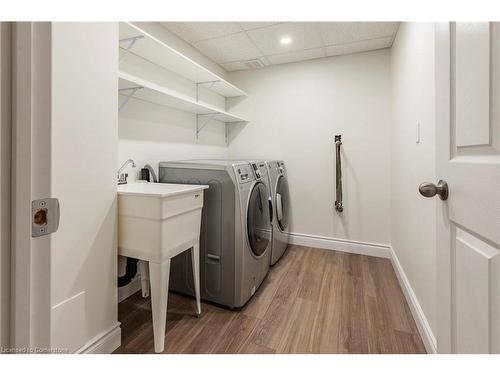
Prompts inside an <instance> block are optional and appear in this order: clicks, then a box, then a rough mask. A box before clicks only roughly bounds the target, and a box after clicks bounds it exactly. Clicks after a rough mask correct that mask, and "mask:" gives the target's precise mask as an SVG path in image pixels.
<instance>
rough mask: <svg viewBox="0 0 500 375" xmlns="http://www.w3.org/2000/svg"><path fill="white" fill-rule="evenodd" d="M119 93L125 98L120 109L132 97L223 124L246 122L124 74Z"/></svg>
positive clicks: (187, 97)
mask: <svg viewBox="0 0 500 375" xmlns="http://www.w3.org/2000/svg"><path fill="white" fill-rule="evenodd" d="M119 92H120V93H121V94H122V95H123V96H125V99H123V101H122V104H121V105H120V109H122V108H123V107H124V105H125V104H126V102H127V101H128V99H130V97H134V98H136V99H140V100H143V101H146V102H149V103H153V104H157V105H162V106H166V107H170V108H174V109H178V110H181V111H185V112H190V113H195V114H197V115H200V116H204V115H206V116H207V118H210V119H211V120H218V121H221V122H225V123H233V122H246V121H247V120H245V119H243V118H241V117H239V116H236V115H232V114H230V113H228V112H225V111H222V110H220V109H218V108H215V107H213V106H211V105H209V104H206V103H203V102H199V101H198V102H197V101H196V100H195V99H193V98H191V97H189V96H187V95H184V94H181V93H179V92H176V91H174V90H171V89H169V88H166V87H164V86H161V85H158V84H156V83H153V82H150V81H147V80H145V79H143V78H139V77H136V76H134V75H131V74H128V73H125V72H119Z"/></svg>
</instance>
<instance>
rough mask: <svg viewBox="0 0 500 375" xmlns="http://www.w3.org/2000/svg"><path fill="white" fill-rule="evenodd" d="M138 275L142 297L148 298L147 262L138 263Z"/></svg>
mask: <svg viewBox="0 0 500 375" xmlns="http://www.w3.org/2000/svg"><path fill="white" fill-rule="evenodd" d="M139 273H140V274H141V290H142V297H143V298H147V297H149V269H148V262H146V261H145V260H140V261H139Z"/></svg>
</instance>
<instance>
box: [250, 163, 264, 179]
mask: <svg viewBox="0 0 500 375" xmlns="http://www.w3.org/2000/svg"><path fill="white" fill-rule="evenodd" d="M252 168H253V173H254V174H255V178H256V179H257V180H261V179H262V177H263V176H262V174H263V173H264V174H265V173H267V172H266V164H265V163H252Z"/></svg>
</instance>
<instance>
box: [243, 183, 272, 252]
mask: <svg viewBox="0 0 500 375" xmlns="http://www.w3.org/2000/svg"><path fill="white" fill-rule="evenodd" d="M269 210H270V207H269V191H268V190H267V188H266V186H265V185H264V184H263V183H262V182H257V183H256V184H255V185H254V187H253V188H252V192H251V193H250V198H249V200H248V209H247V232H248V242H249V244H250V249H251V250H252V252H253V254H254V255H255V256H257V257H258V256H261V255H262V254H264V252H265V251H266V249H267V248H268V246H269V243H270V241H271V219H270V216H269Z"/></svg>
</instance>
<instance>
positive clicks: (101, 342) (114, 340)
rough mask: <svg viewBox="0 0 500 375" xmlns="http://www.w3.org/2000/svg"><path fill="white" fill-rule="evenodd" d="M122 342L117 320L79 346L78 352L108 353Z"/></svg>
mask: <svg viewBox="0 0 500 375" xmlns="http://www.w3.org/2000/svg"><path fill="white" fill-rule="evenodd" d="M121 344H122V331H121V328H120V323H119V322H117V323H116V324H114V325H113V326H111V328H110V329H109V330H107V331H106V332H104V333H101V334H99V335H97V336H96V337H94V338H93V339H92V340H90V341H89V342H88V343H87V344H86V345H84V346H83V347H82V348H80V349H79V350H78V351H77V353H78V354H110V353H112V352H113V351H115V350H116V349H118V348H119V347H120V345H121Z"/></svg>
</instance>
